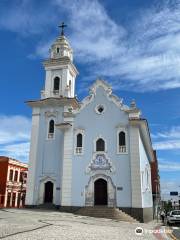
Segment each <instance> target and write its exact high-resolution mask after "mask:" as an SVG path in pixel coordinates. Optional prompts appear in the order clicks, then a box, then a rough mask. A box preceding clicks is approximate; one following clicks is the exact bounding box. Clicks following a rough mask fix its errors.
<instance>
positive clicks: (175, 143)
mask: <svg viewBox="0 0 180 240" xmlns="http://www.w3.org/2000/svg"><path fill="white" fill-rule="evenodd" d="M151 136H152V138H153V139H154V144H153V147H154V149H157V150H173V149H180V126H174V127H171V128H170V129H169V130H166V131H161V132H158V133H156V134H151Z"/></svg>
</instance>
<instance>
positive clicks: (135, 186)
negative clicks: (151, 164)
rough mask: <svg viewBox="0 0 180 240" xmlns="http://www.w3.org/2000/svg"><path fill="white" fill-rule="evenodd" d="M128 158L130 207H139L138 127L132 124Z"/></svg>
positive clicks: (140, 198)
mask: <svg viewBox="0 0 180 240" xmlns="http://www.w3.org/2000/svg"><path fill="white" fill-rule="evenodd" d="M130 159H131V160H130V164H131V190H132V208H141V207H142V196H141V174H140V152H139V128H138V127H137V126H133V125H131V126H130Z"/></svg>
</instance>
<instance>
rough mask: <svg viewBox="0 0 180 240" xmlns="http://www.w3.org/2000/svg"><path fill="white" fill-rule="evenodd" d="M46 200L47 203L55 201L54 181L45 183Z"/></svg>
mask: <svg viewBox="0 0 180 240" xmlns="http://www.w3.org/2000/svg"><path fill="white" fill-rule="evenodd" d="M44 202H45V203H52V202H53V183H52V182H50V181H48V182H46V183H45V193H44Z"/></svg>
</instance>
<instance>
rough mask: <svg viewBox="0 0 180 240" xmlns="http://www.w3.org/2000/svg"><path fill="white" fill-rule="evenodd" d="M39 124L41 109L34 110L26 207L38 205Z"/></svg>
mask: <svg viewBox="0 0 180 240" xmlns="http://www.w3.org/2000/svg"><path fill="white" fill-rule="evenodd" d="M39 124H40V113H39V108H34V109H33V115H32V129H31V146H30V154H29V169H28V179H27V194H26V205H36V204H37V203H36V202H35V194H36V169H37V160H38V159H37V152H38V140H39Z"/></svg>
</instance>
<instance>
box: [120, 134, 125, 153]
mask: <svg viewBox="0 0 180 240" xmlns="http://www.w3.org/2000/svg"><path fill="white" fill-rule="evenodd" d="M119 152H126V134H125V132H123V131H121V132H120V133H119Z"/></svg>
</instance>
